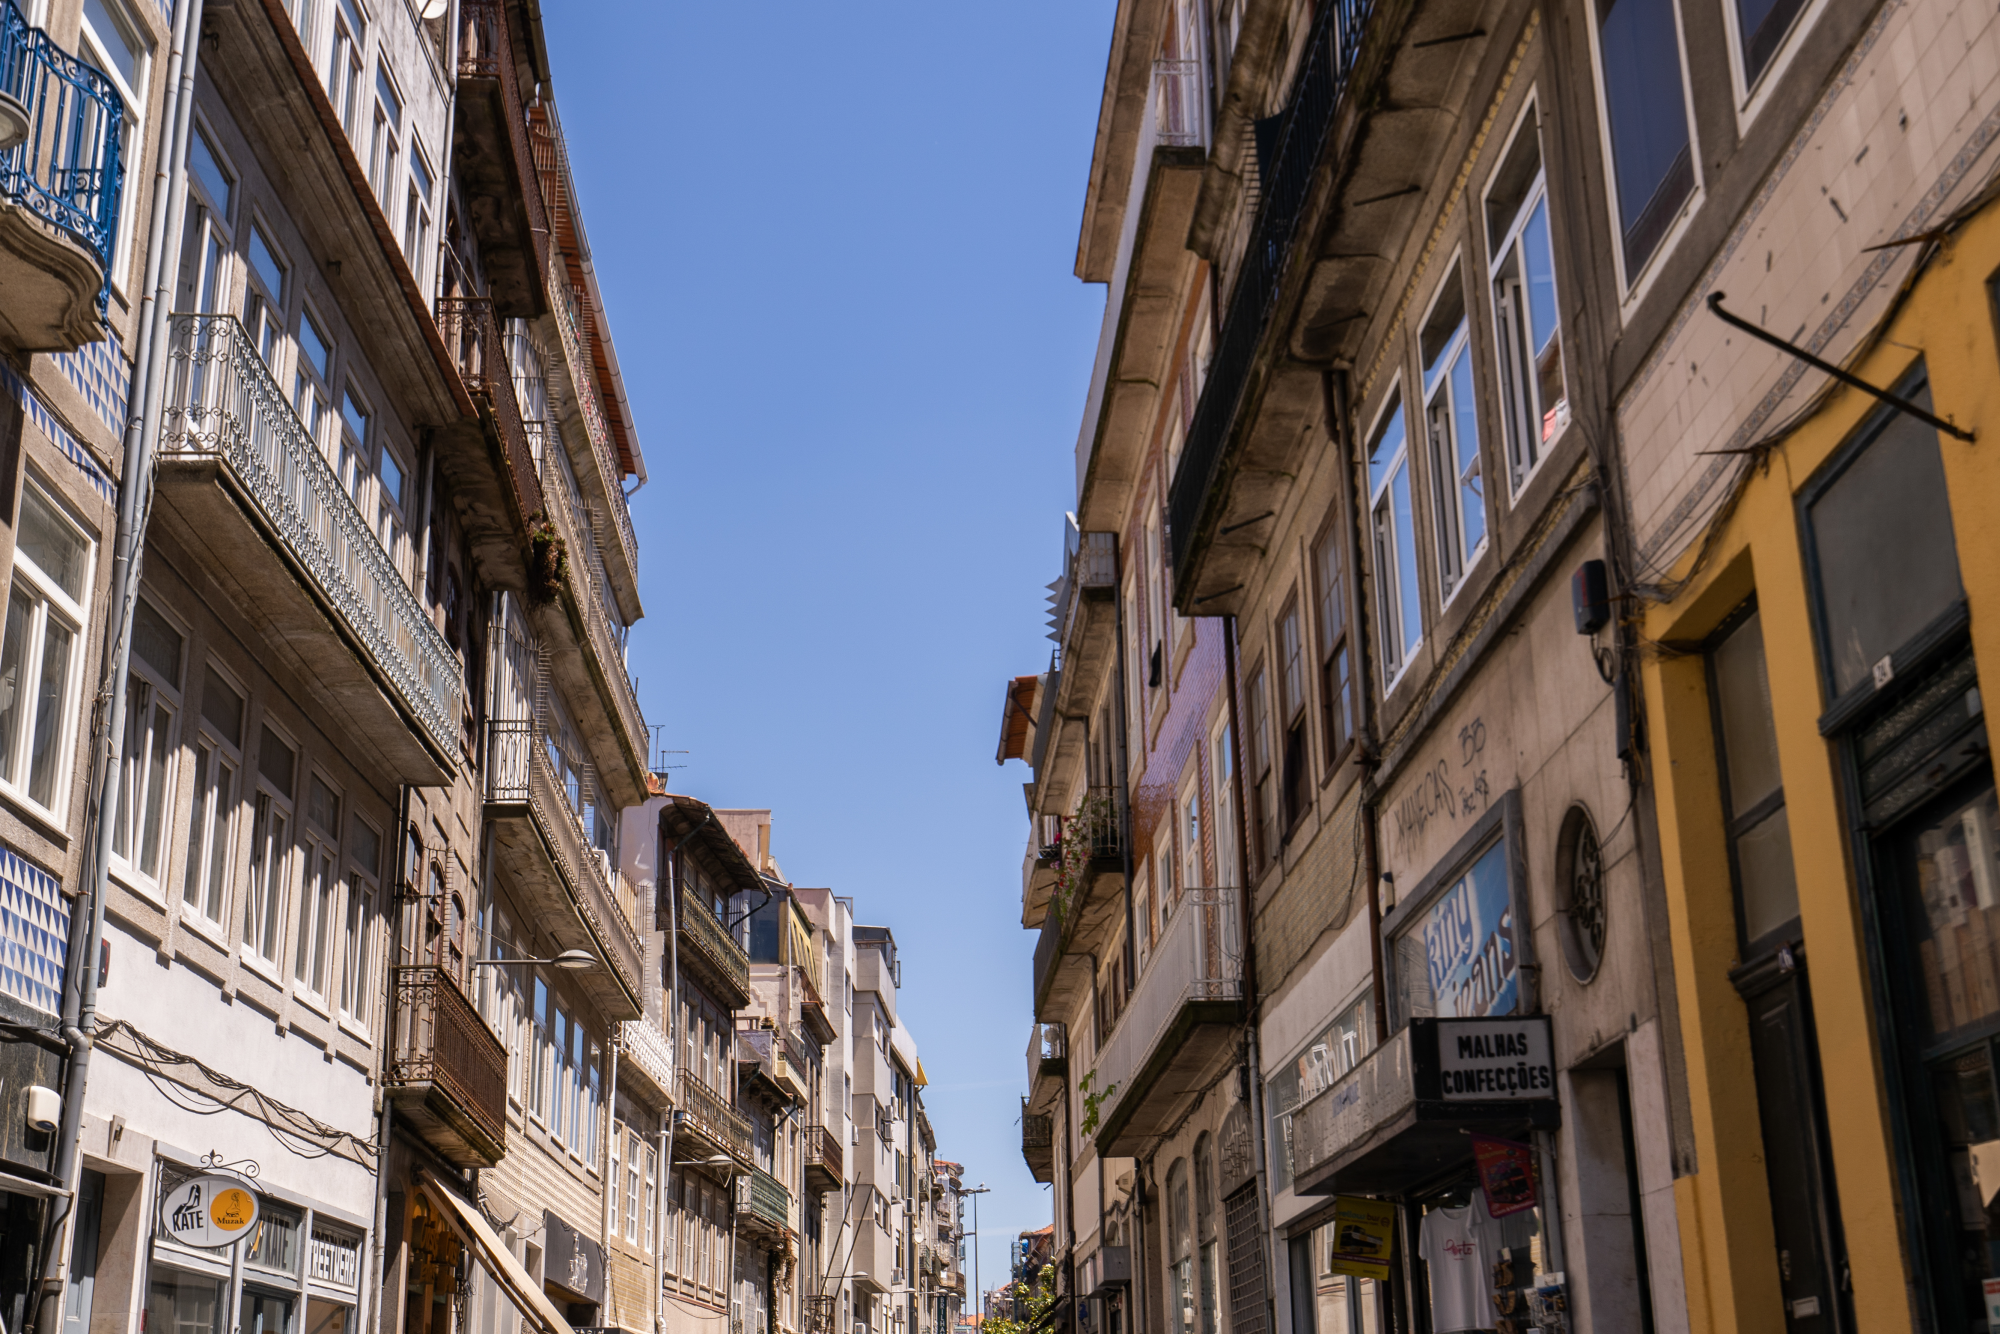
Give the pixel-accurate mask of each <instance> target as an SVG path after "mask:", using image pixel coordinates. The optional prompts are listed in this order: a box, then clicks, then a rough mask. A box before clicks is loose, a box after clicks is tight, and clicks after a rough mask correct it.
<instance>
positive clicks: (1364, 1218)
mask: <svg viewBox="0 0 2000 1334" xmlns="http://www.w3.org/2000/svg"><path fill="white" fill-rule="evenodd" d="M1395 1235H1396V1206H1395V1205H1393V1204H1391V1203H1390V1202H1389V1201H1387V1200H1371V1199H1366V1198H1364V1197H1363V1196H1360V1195H1341V1196H1338V1197H1336V1198H1335V1199H1334V1202H1333V1253H1332V1254H1331V1255H1330V1256H1329V1257H1328V1263H1329V1265H1330V1266H1331V1268H1332V1270H1333V1272H1334V1273H1336V1274H1352V1275H1353V1276H1354V1277H1356V1278H1373V1279H1384V1280H1386V1279H1387V1278H1388V1277H1389V1248H1390V1246H1391V1244H1392V1243H1393V1242H1394V1239H1395Z"/></svg>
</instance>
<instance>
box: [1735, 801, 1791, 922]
mask: <svg viewBox="0 0 2000 1334" xmlns="http://www.w3.org/2000/svg"><path fill="white" fill-rule="evenodd" d="M1736 877H1737V880H1738V881H1739V882H1740V883H1741V885H1742V887H1743V938H1744V940H1745V941H1746V942H1748V943H1751V944H1754V943H1756V942H1757V941H1759V940H1762V939H1763V938H1764V937H1765V936H1767V935H1769V934H1770V933H1771V932H1773V931H1776V930H1777V929H1778V928H1779V927H1782V926H1784V925H1785V924H1786V923H1787V922H1790V921H1791V920H1792V919H1793V918H1795V917H1797V916H1798V915H1799V887H1798V882H1797V881H1796V880H1795V879H1794V878H1793V875H1792V831H1791V826H1790V824H1789V822H1787V820H1786V819H1785V808H1784V807H1783V806H1780V807H1779V808H1778V809H1777V810H1776V811H1775V812H1774V813H1772V814H1770V815H1767V816H1765V817H1764V819H1763V820H1762V821H1760V822H1759V823H1758V824H1756V825H1755V826H1753V827H1752V828H1751V829H1749V830H1748V831H1747V832H1745V833H1744V834H1743V835H1742V836H1741V837H1740V838H1738V839H1737V840H1736Z"/></svg>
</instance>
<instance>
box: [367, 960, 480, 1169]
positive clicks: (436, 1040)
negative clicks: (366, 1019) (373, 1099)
mask: <svg viewBox="0 0 2000 1334" xmlns="http://www.w3.org/2000/svg"><path fill="white" fill-rule="evenodd" d="M389 986H390V1013H389V1054H388V1063H387V1068H386V1070H385V1071H384V1073H383V1076H382V1083H383V1087H384V1088H385V1089H387V1091H388V1094H389V1098H390V1100H391V1101H393V1102H394V1103H395V1104H396V1110H397V1111H398V1113H399V1114H400V1115H401V1116H402V1117H403V1118H404V1119H405V1120H407V1121H409V1122H410V1123H411V1124H412V1125H414V1126H415V1127H416V1128H417V1131H418V1133H419V1134H421V1135H422V1137H423V1139H424V1141H425V1143H427V1144H429V1145H430V1146H431V1147H432V1148H433V1149H435V1150H436V1151H437V1152H438V1153H439V1154H441V1155H442V1156H443V1157H444V1158H445V1159H446V1160H447V1161H449V1162H450V1163H452V1164H453V1165H454V1166H457V1167H473V1168H483V1167H492V1166H493V1165H494V1164H495V1163H497V1162H499V1161H500V1159H501V1158H502V1157H504V1156H505V1155H506V1152H507V1049H506V1048H505V1047H503V1046H502V1045H501V1044H500V1039H499V1038H497V1037H495V1036H493V1030H492V1029H490V1028H488V1027H487V1026H486V1024H485V1023H484V1022H483V1021H482V1020H481V1019H480V1017H479V1012H478V1011H477V1010H475V1009H473V1008H472V1002H471V1001H469V1000H467V999H466V998H465V993H464V992H463V991H461V990H460V989H459V986H458V983H457V982H456V981H454V980H453V979H452V976H451V974H450V973H447V972H445V971H444V970H443V969H441V968H432V967H417V968H412V967H398V968H393V969H391V970H390V981H389Z"/></svg>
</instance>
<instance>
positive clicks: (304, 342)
mask: <svg viewBox="0 0 2000 1334" xmlns="http://www.w3.org/2000/svg"><path fill="white" fill-rule="evenodd" d="M328 355H329V353H328V351H327V342H326V335H324V334H322V333H321V332H320V331H319V326H318V325H316V324H314V323H313V320H312V316H310V315H301V316H300V317H299V356H300V358H301V359H302V360H303V361H304V362H305V363H306V365H308V366H310V367H312V369H313V373H314V374H315V375H317V376H319V378H320V379H321V380H322V381H324V380H325V379H326V372H327V364H326V363H327V357H328Z"/></svg>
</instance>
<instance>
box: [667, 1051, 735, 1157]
mask: <svg viewBox="0 0 2000 1334" xmlns="http://www.w3.org/2000/svg"><path fill="white" fill-rule="evenodd" d="M675 1088H676V1090H677V1096H676V1097H675V1099H674V1104H675V1107H676V1108H677V1110H678V1111H679V1112H680V1113H681V1114H682V1115H683V1116H685V1118H686V1121H685V1122H684V1124H687V1125H688V1126H689V1128H691V1129H693V1130H695V1131H697V1132H698V1133H700V1134H701V1135H702V1136H704V1137H705V1138H706V1139H707V1140H708V1141H709V1142H710V1143H711V1144H714V1145H716V1146H717V1147H718V1148H720V1149H722V1150H723V1152H725V1153H727V1154H729V1155H730V1156H731V1157H733V1158H735V1159H736V1160H737V1161H738V1162H741V1163H749V1162H750V1161H751V1160H750V1123H749V1122H748V1121H747V1120H745V1119H744V1118H743V1117H742V1116H741V1115H740V1114H739V1113H738V1112H737V1111H736V1110H735V1109H734V1108H732V1107H731V1106H730V1105H729V1100H728V1099H727V1098H725V1097H723V1096H722V1095H721V1094H720V1093H717V1092H716V1091H715V1090H714V1089H712V1088H710V1087H709V1086H708V1085H706V1084H704V1083H702V1082H701V1080H699V1079H697V1078H694V1077H692V1076H691V1075H690V1074H689V1073H688V1072H687V1071H686V1070H683V1071H681V1073H680V1079H679V1081H678V1083H677V1084H676V1085H675ZM676 1161H678V1160H676Z"/></svg>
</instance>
